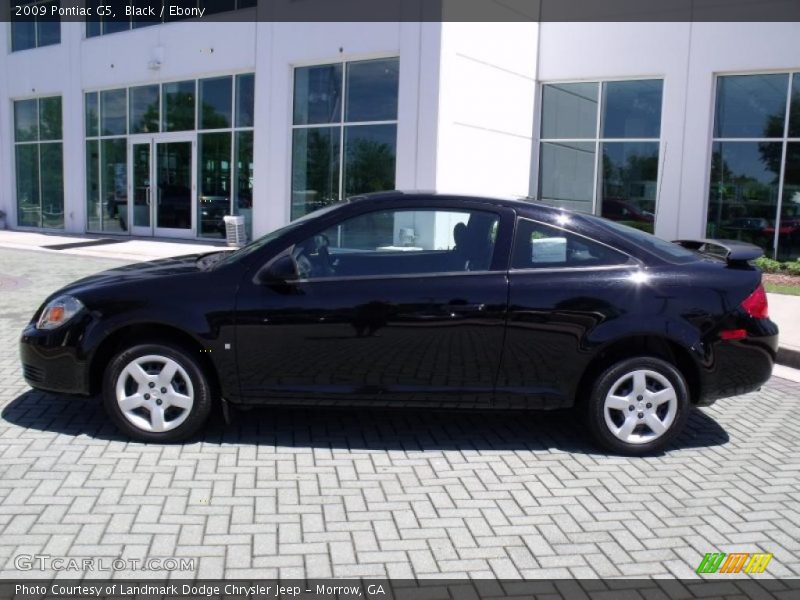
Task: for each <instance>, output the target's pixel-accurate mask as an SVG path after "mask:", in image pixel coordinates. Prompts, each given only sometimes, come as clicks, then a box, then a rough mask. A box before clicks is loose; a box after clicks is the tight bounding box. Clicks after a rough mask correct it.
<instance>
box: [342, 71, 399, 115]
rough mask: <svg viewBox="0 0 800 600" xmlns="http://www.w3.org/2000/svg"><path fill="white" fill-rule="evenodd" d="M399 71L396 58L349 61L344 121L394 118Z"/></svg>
mask: <svg viewBox="0 0 800 600" xmlns="http://www.w3.org/2000/svg"><path fill="white" fill-rule="evenodd" d="M399 73H400V61H399V60H398V59H397V58H388V59H381V60H365V61H360V62H351V63H348V64H347V94H346V97H347V110H346V111H345V118H344V120H345V121H347V122H353V121H394V120H396V119H397V87H398V79H399Z"/></svg>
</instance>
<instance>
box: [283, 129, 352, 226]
mask: <svg viewBox="0 0 800 600" xmlns="http://www.w3.org/2000/svg"><path fill="white" fill-rule="evenodd" d="M340 131H341V128H339V127H314V128H308V129H295V130H294V131H293V134H292V211H291V218H292V219H297V218H298V217H302V216H303V215H305V214H308V213H310V212H313V211H315V210H317V209H320V208H323V207H324V206H327V205H329V204H332V203H334V202H337V201H338V200H339V142H340V140H339V133H340Z"/></svg>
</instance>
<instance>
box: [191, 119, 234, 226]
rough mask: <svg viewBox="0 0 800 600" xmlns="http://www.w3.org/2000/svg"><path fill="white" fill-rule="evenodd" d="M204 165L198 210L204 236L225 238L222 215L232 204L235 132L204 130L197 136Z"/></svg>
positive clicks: (201, 174)
mask: <svg viewBox="0 0 800 600" xmlns="http://www.w3.org/2000/svg"><path fill="white" fill-rule="evenodd" d="M197 142H198V150H199V156H200V158H199V165H200V173H199V178H200V193H199V197H198V204H199V206H198V213H199V215H200V231H199V234H200V235H201V236H203V237H217V238H224V237H225V223H224V221H223V220H222V217H224V216H225V215H229V214H230V207H231V134H230V132H224V133H203V134H201V135H199V136H197Z"/></svg>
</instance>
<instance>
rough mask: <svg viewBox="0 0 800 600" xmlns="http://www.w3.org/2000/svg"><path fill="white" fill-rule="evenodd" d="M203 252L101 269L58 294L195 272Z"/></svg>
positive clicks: (76, 292)
mask: <svg viewBox="0 0 800 600" xmlns="http://www.w3.org/2000/svg"><path fill="white" fill-rule="evenodd" d="M202 256H204V254H190V255H187V256H177V257H174V258H162V259H159V260H153V261H148V262H142V263H134V264H131V265H125V266H124V267H117V268H115V269H109V270H108V271H101V272H100V273H96V274H94V275H90V276H89V277H84V278H83V279H79V280H78V281H75V282H73V283H71V284H69V285H68V286H66V287H64V288H62V289H61V290H59V292H58V293H59V294H65V293H67V294H68V293H74V294H80V292H89V291H92V290H96V289H98V288H101V287H107V286H113V285H116V284H121V283H130V282H134V281H151V280H154V279H159V278H163V277H171V276H175V275H181V274H184V273H197V272H199V271H200V268H199V267H198V264H197V259H198V258H200V257H202Z"/></svg>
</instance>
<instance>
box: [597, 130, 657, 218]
mask: <svg viewBox="0 0 800 600" xmlns="http://www.w3.org/2000/svg"><path fill="white" fill-rule="evenodd" d="M601 152H602V163H601V164H602V171H601V173H600V178H601V179H600V192H599V198H598V201H599V202H600V214H601V215H602V216H603V217H605V218H606V219H611V220H612V221H620V222H622V223H624V224H625V225H628V226H630V227H635V228H637V229H641V230H643V231H649V232H652V231H653V224H654V222H655V216H656V213H655V211H656V188H657V185H658V143H656V142H603V144H602V149H601Z"/></svg>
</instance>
